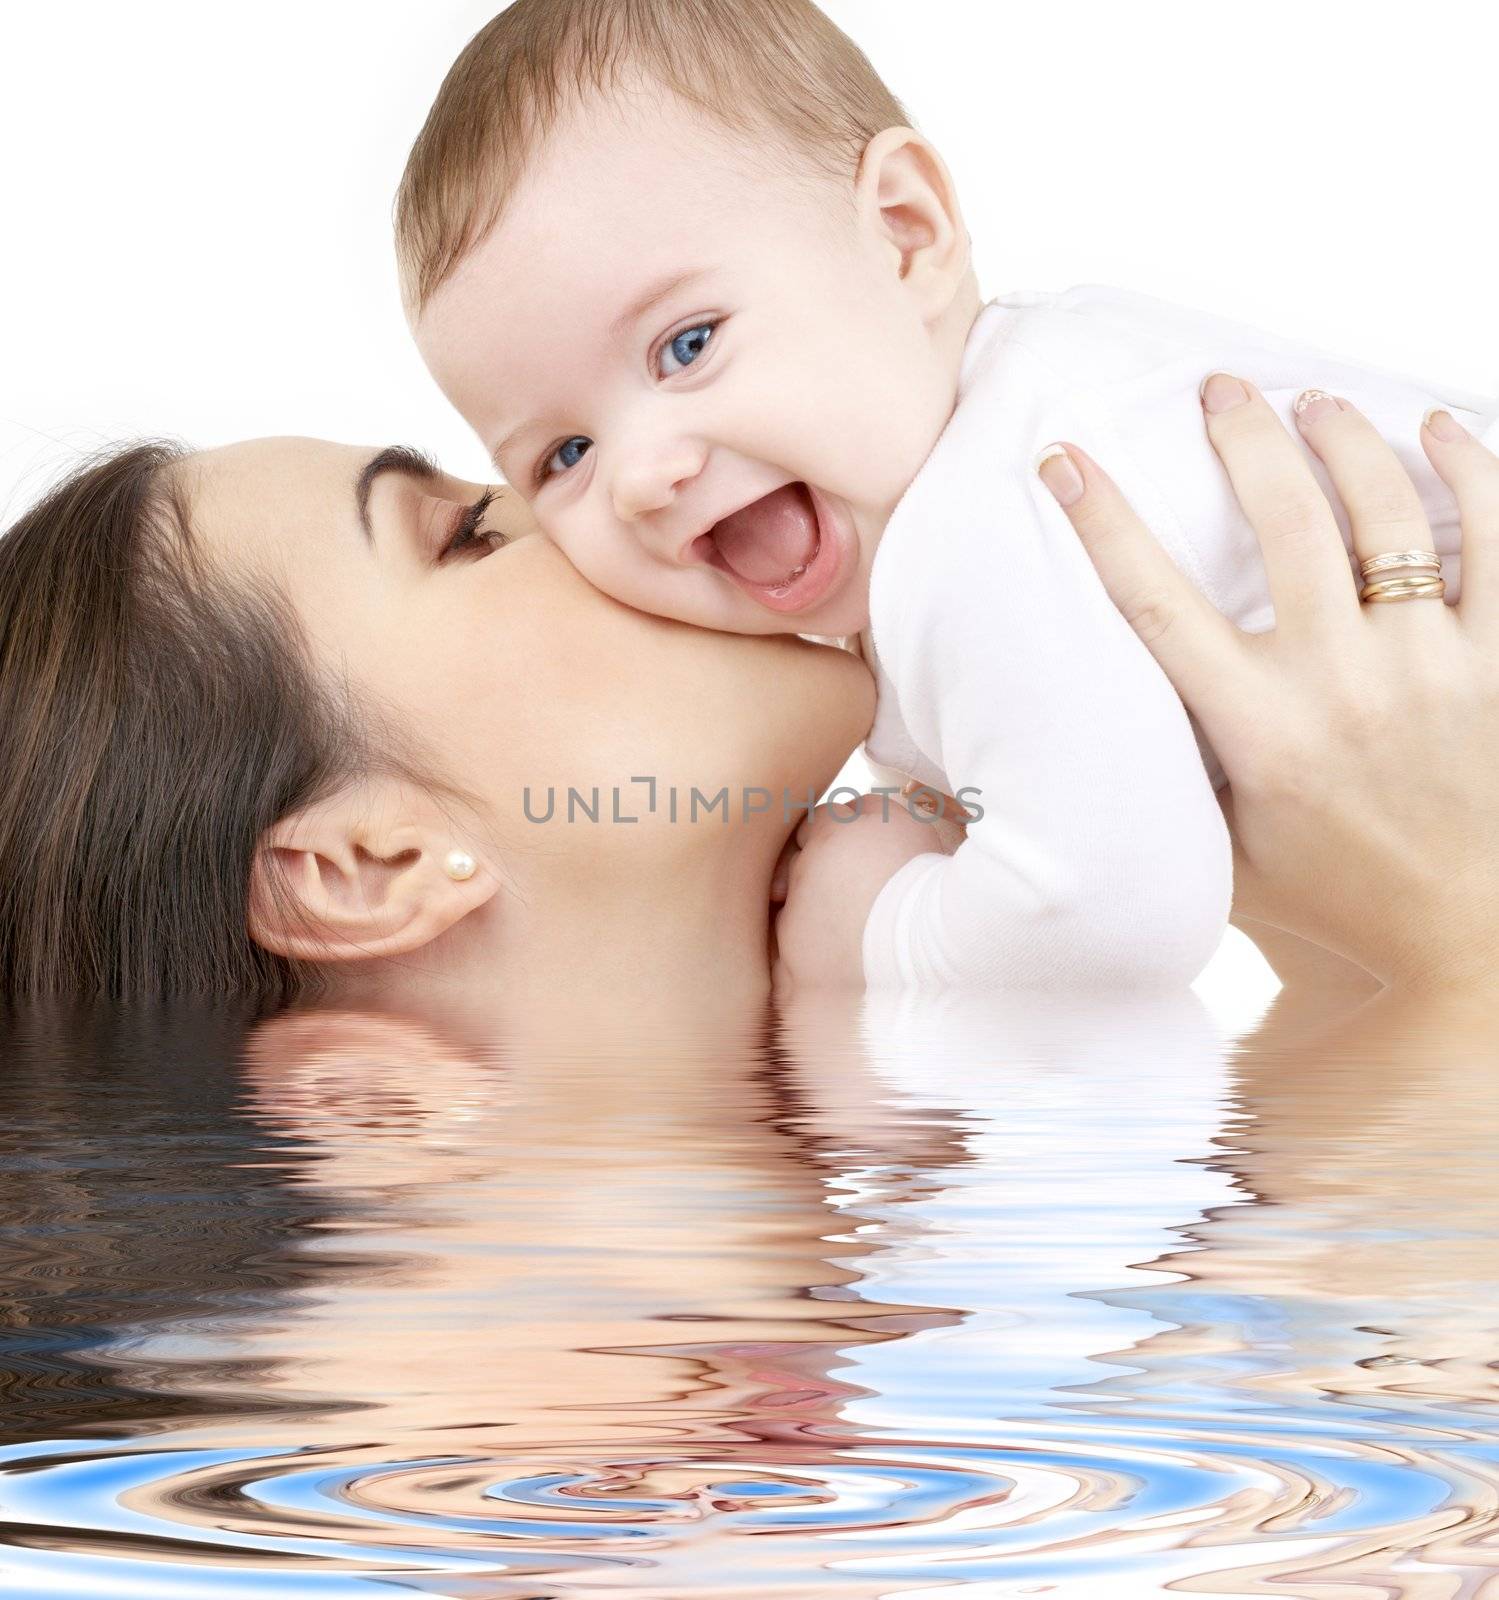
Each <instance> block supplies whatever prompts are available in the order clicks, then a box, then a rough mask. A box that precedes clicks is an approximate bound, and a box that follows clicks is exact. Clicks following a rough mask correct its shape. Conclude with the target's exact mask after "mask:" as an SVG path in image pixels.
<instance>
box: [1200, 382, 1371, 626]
mask: <svg viewBox="0 0 1499 1600" xmlns="http://www.w3.org/2000/svg"><path fill="white" fill-rule="evenodd" d="M1202 407H1203V411H1204V412H1205V413H1206V417H1207V428H1208V437H1209V438H1210V439H1211V440H1212V441H1213V448H1214V449H1215V450H1216V451H1217V452H1218V456H1219V459H1220V460H1221V461H1222V462H1223V465H1224V467H1225V468H1226V469H1227V470H1228V476H1229V479H1230V480H1231V481H1232V483H1233V486H1234V493H1235V495H1237V496H1238V500H1239V504H1240V506H1241V507H1243V510H1244V515H1245V516H1246V517H1248V519H1249V522H1250V525H1251V526H1252V527H1253V528H1254V531H1255V533H1256V535H1257V536H1258V538H1259V541H1260V552H1261V554H1262V555H1263V556H1264V560H1265V576H1266V579H1267V580H1268V582H1269V585H1270V598H1271V600H1272V601H1273V602H1274V605H1275V623H1276V626H1277V627H1278V628H1288V627H1289V628H1300V629H1302V630H1303V631H1307V632H1310V631H1318V632H1324V633H1325V632H1326V631H1327V630H1328V629H1329V628H1330V627H1335V626H1337V625H1339V624H1351V623H1352V622H1353V621H1354V620H1355V617H1356V613H1357V611H1358V590H1357V588H1356V587H1355V585H1354V582H1353V574H1352V573H1351V572H1350V571H1349V568H1348V553H1347V551H1346V550H1345V549H1344V548H1343V536H1342V534H1341V533H1340V532H1339V531H1338V524H1337V519H1336V518H1335V517H1334V516H1333V514H1332V507H1331V506H1330V505H1328V503H1327V496H1326V495H1324V494H1323V493H1322V489H1321V486H1320V485H1319V484H1318V482H1317V480H1316V478H1315V477H1314V476H1313V473H1312V468H1311V463H1310V462H1309V461H1308V460H1307V459H1306V454H1305V452H1304V451H1303V450H1302V449H1301V447H1300V446H1299V445H1298V444H1297V443H1296V441H1295V440H1294V439H1293V438H1292V437H1291V435H1290V434H1289V433H1287V432H1286V430H1285V429H1284V428H1283V427H1282V426H1281V423H1280V419H1279V418H1278V417H1277V416H1276V415H1275V413H1274V412H1273V411H1272V410H1271V409H1270V407H1269V405H1268V404H1267V403H1266V401H1265V397H1264V396H1263V395H1262V394H1261V393H1260V392H1259V391H1258V390H1257V389H1256V388H1255V387H1254V385H1253V384H1251V383H1248V382H1246V381H1245V380H1244V379H1242V378H1236V377H1234V376H1233V375H1232V374H1230V373H1227V372H1214V373H1210V374H1209V375H1208V377H1207V379H1206V381H1205V382H1204V383H1203V386H1202Z"/></svg>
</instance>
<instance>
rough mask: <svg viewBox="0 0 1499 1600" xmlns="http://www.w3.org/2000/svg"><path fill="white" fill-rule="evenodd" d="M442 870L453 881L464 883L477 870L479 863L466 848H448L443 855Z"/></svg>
mask: <svg viewBox="0 0 1499 1600" xmlns="http://www.w3.org/2000/svg"><path fill="white" fill-rule="evenodd" d="M442 870H443V871H444V872H445V873H447V875H448V876H449V877H450V878H451V879H452V880H453V882H454V883H464V882H466V881H467V880H468V879H469V878H472V877H473V875H474V874H475V873H476V872H477V871H478V870H479V864H478V863H477V862H476V861H475V860H474V858H473V857H472V856H471V855H469V853H468V852H467V851H466V850H449V851H448V853H447V855H445V856H444V857H443V861H442Z"/></svg>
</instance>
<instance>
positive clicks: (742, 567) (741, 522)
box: [713, 483, 817, 588]
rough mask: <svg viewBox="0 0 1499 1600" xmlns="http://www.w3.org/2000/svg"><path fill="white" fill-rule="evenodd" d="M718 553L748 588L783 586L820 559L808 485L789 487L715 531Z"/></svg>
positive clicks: (791, 485) (815, 515) (737, 512)
mask: <svg viewBox="0 0 1499 1600" xmlns="http://www.w3.org/2000/svg"><path fill="white" fill-rule="evenodd" d="M713 542H714V543H715V544H716V545H717V546H718V553H719V555H720V556H722V557H723V559H724V561H725V562H726V563H727V564H728V566H729V567H730V568H731V570H732V571H734V572H735V573H737V574H738V575H739V576H740V577H741V578H743V579H744V580H745V582H746V583H755V584H760V585H762V586H764V587H767V588H768V587H769V586H771V585H772V584H777V583H784V582H785V581H786V579H788V578H790V577H792V576H794V575H795V574H796V573H797V572H799V571H800V570H801V569H802V568H803V567H805V566H806V565H807V564H808V562H810V561H811V559H812V557H813V556H815V555H816V554H817V513H816V512H815V511H813V509H812V500H811V496H810V495H808V493H807V490H806V487H805V485H803V484H800V483H788V484H787V485H786V487H785V488H784V489H777V490H776V491H775V493H774V494H768V495H766V496H765V498H764V499H763V500H756V501H755V503H754V504H753V505H750V506H746V507H745V508H744V510H743V511H736V512H735V513H734V515H733V516H732V517H725V518H724V519H723V521H722V522H720V523H719V524H718V526H717V527H716V528H714V530H713Z"/></svg>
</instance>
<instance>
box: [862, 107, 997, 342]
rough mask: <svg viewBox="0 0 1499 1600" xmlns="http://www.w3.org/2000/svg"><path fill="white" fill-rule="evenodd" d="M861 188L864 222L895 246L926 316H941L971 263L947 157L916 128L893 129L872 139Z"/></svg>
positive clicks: (897, 261) (895, 257)
mask: <svg viewBox="0 0 1499 1600" xmlns="http://www.w3.org/2000/svg"><path fill="white" fill-rule="evenodd" d="M854 190H855V196H856V201H857V205H858V209H859V219H860V222H861V224H862V225H863V226H864V227H865V228H867V229H870V230H872V232H873V233H874V235H875V237H876V238H877V239H878V241H879V242H880V244H881V245H883V246H884V248H885V249H886V250H887V251H888V252H889V254H890V259H891V263H892V265H894V267H895V268H896V271H897V273H898V274H899V276H900V279H901V281H902V282H903V283H904V285H905V286H906V288H907V290H908V291H910V292H911V293H912V294H914V295H915V296H916V299H917V304H918V307H919V309H920V311H921V314H922V316H923V318H924V319H925V320H926V321H928V322H935V321H936V320H937V319H938V318H939V317H941V316H942V315H943V313H944V312H946V310H947V309H948V307H949V306H950V305H951V304H952V302H953V300H954V298H955V297H956V295H957V294H958V291H959V290H960V289H961V288H962V286H963V284H964V282H965V281H966V280H967V277H968V274H969V272H970V270H971V268H972V251H971V249H970V246H969V239H968V229H967V228H966V227H965V226H964V223H963V213H962V210H961V208H960V207H959V205H958V192H957V189H956V187H955V186H954V184H953V181H952V174H951V173H949V172H948V170H947V166H946V163H945V162H944V161H943V160H942V157H941V156H940V155H938V154H937V150H936V147H935V146H934V145H933V144H932V143H931V141H930V140H928V139H925V138H923V137H922V135H921V134H919V133H917V132H916V130H915V129H914V128H886V129H885V130H884V131H883V132H881V133H877V134H876V135H875V136H874V138H872V139H871V140H870V141H869V143H868V144H867V145H865V147H864V153H863V155H862V156H860V158H859V171H858V175H857V177H856V178H855V180H854Z"/></svg>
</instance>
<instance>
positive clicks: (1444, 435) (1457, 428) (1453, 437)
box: [1422, 406, 1468, 444]
mask: <svg viewBox="0 0 1499 1600" xmlns="http://www.w3.org/2000/svg"><path fill="white" fill-rule="evenodd" d="M1422 426H1423V427H1425V428H1427V429H1429V430H1430V432H1431V434H1432V436H1433V437H1434V438H1437V439H1440V440H1441V441H1442V442H1443V443H1444V444H1456V443H1457V441H1458V440H1459V439H1466V438H1467V437H1468V430H1467V429H1466V428H1465V427H1464V426H1463V425H1462V423H1460V422H1459V421H1458V420H1457V418H1456V417H1454V416H1453V415H1452V413H1451V412H1450V411H1443V410H1442V408H1441V407H1440V406H1433V407H1432V408H1431V410H1430V411H1428V412H1427V413H1426V416H1425V417H1424V419H1423V420H1422Z"/></svg>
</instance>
